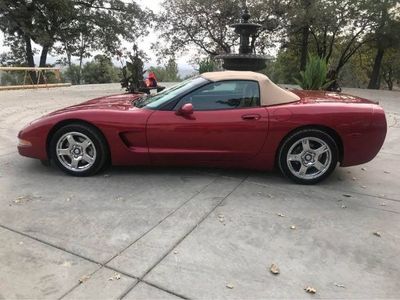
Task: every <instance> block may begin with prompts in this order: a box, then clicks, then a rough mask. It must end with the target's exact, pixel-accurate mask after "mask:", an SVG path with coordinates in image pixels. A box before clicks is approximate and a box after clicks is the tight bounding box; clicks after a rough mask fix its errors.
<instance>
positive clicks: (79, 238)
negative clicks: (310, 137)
mask: <svg viewBox="0 0 400 300" xmlns="http://www.w3.org/2000/svg"><path fill="white" fill-rule="evenodd" d="M347 91H348V92H350V93H352V94H356V95H360V96H364V97H367V98H371V99H375V100H380V101H381V104H382V105H383V107H384V108H385V109H386V111H387V117H388V123H389V132H388V136H387V140H386V142H385V145H384V147H383V149H382V151H381V152H380V153H379V155H378V156H377V157H376V159H375V160H373V161H372V162H370V163H368V164H365V165H362V166H357V167H351V168H338V169H337V170H336V171H335V172H334V174H333V175H332V176H331V177H330V179H329V180H328V181H326V182H324V183H322V184H319V185H317V186H312V187H309V186H300V185H295V184H292V183H290V182H289V181H287V180H285V179H284V178H282V177H281V176H280V175H279V174H278V173H262V172H253V171H240V170H214V169H198V168H184V169H180V168H111V169H109V170H108V171H107V172H105V173H102V174H99V175H98V176H95V177H90V178H74V177H69V176H66V175H64V174H63V173H61V172H60V171H58V170H57V169H56V168H54V167H52V168H49V167H44V166H42V165H41V164H40V162H39V161H36V160H32V159H29V158H23V157H20V156H19V155H18V153H17V152H16V147H15V145H16V142H17V140H16V134H17V132H18V130H19V129H20V128H21V127H22V126H23V125H24V124H25V123H27V122H29V121H31V120H32V119H34V118H36V117H38V116H40V115H42V114H44V113H47V112H49V111H52V110H54V109H57V108H60V107H63V106H66V105H72V104H75V103H79V102H82V101H83V100H86V99H90V98H94V97H97V96H100V95H106V94H114V93H118V92H120V89H119V86H118V85H116V84H111V85H91V86H74V87H70V88H58V89H49V90H46V89H43V90H26V91H6V92H5V91H3V92H0V140H1V143H0V191H1V193H0V205H1V209H0V299H3V298H4V299H12V298H37V299H39V298H40V299H43V298H50V299H56V298H58V299H59V298H63V299H64V298H65V299H79V298H85V299H112V298H124V299H177V298H190V299H192V298H200V299H210V298H219V299H223V298H230V299H261V298H294V299H300V298H302V299H311V298H336V299H339V298H357V299H367V298H368V299H372V298H374V299H375V298H400V233H399V232H400V184H399V175H398V168H399V167H400V93H399V92H389V91H366V90H357V89H351V90H347ZM293 226H294V227H293ZM292 228H293V229H292ZM376 232H378V233H377V235H376V234H374V233H376ZM378 235H380V236H378ZM272 263H274V264H276V265H277V266H278V267H279V268H280V274H279V275H273V274H272V273H271V272H270V270H269V268H270V266H271V264H272ZM307 286H310V287H313V288H315V289H316V290H317V292H316V294H315V295H311V294H308V293H306V291H304V288H305V287H307Z"/></svg>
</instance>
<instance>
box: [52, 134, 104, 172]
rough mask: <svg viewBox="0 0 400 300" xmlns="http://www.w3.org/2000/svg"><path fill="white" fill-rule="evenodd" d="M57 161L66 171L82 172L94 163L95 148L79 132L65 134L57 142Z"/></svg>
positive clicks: (89, 140)
mask: <svg viewBox="0 0 400 300" xmlns="http://www.w3.org/2000/svg"><path fill="white" fill-rule="evenodd" d="M56 154H57V159H58V161H59V162H60V163H61V164H62V165H63V166H64V167H66V168H67V169H68V170H71V171H74V172H82V171H85V170H87V169H89V168H90V167H92V166H93V164H94V163H95V161H96V147H95V145H94V144H93V142H92V140H91V139H90V138H89V137H88V136H87V135H85V134H83V133H80V132H67V133H65V134H64V135H63V136H61V138H60V139H59V140H58V141H57V145H56Z"/></svg>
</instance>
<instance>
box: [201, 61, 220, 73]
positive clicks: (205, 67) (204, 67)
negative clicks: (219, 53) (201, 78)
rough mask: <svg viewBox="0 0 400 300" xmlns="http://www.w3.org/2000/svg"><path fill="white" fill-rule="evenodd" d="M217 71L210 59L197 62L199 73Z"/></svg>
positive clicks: (215, 65) (214, 63)
mask: <svg viewBox="0 0 400 300" xmlns="http://www.w3.org/2000/svg"><path fill="white" fill-rule="evenodd" d="M216 69H217V64H216V62H215V61H214V60H213V59H211V58H206V59H203V60H201V61H200V62H199V73H200V74H202V73H205V72H212V71H215V70H216Z"/></svg>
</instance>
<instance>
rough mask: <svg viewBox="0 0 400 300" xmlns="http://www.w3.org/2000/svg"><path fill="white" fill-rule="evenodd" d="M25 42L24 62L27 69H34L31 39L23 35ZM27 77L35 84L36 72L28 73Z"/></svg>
mask: <svg viewBox="0 0 400 300" xmlns="http://www.w3.org/2000/svg"><path fill="white" fill-rule="evenodd" d="M24 40H25V55H26V62H27V63H28V67H31V68H33V67H35V61H34V59H33V51H32V43H31V37H30V36H29V35H28V34H25V35H24ZM29 76H30V77H31V80H32V82H33V83H36V80H37V77H36V72H29Z"/></svg>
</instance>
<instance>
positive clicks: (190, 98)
mask: <svg viewBox="0 0 400 300" xmlns="http://www.w3.org/2000/svg"><path fill="white" fill-rule="evenodd" d="M185 103H192V105H193V107H194V110H221V109H236V108H249V107H257V106H260V90H259V87H258V82H256V81H250V80H228V81H219V82H213V83H210V84H207V85H205V86H203V87H201V88H199V89H197V90H196V91H194V92H191V93H190V94H188V95H186V96H184V97H183V98H182V99H181V101H179V103H178V105H177V108H179V107H182V105H184V104H185Z"/></svg>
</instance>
